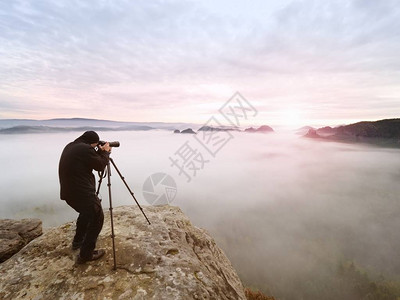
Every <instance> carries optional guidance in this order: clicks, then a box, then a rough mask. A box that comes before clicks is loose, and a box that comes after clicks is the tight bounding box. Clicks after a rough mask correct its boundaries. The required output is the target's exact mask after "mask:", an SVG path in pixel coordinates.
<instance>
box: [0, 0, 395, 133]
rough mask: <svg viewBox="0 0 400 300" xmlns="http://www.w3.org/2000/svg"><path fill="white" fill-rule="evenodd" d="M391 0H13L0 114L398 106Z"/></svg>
mask: <svg viewBox="0 0 400 300" xmlns="http://www.w3.org/2000/svg"><path fill="white" fill-rule="evenodd" d="M398 28H400V7H399V6H398V5H397V2H396V1H390V0H388V1H344V0H343V1H324V2H317V1H287V0H285V1H280V2H279V3H276V1H262V0H257V1H252V2H251V3H250V4H249V2H248V1H132V2H130V1H128V2H121V1H111V2H108V3H107V2H104V3H103V4H101V5H100V4H98V3H97V2H96V3H95V2H94V1H93V2H85V3H81V2H78V1H76V2H75V1H57V3H55V2H54V1H43V2H40V3H39V2H37V1H15V2H14V1H5V2H3V3H1V4H0V118H3V119H4V118H33V119H49V118H58V117H84V118H97V119H111V120H119V121H164V122H195V123H204V122H206V121H207V120H208V119H209V118H210V117H211V116H212V115H213V114H215V113H216V112H217V111H218V109H219V107H220V106H221V105H223V103H224V102H225V101H227V100H228V99H229V98H230V97H231V96H232V95H233V94H234V93H235V92H236V91H239V92H240V93H241V94H242V95H243V96H245V97H246V98H247V99H248V100H249V101H250V102H251V103H252V105H253V106H254V107H256V108H257V110H258V112H259V113H258V115H257V117H256V118H255V119H253V120H252V123H254V124H256V125H257V124H269V125H287V126H293V127H298V126H303V125H338V124H344V123H352V122H357V121H361V120H378V119H384V118H395V117H399V116H400V105H399V104H400V76H399V75H400V58H399V55H398V53H400V35H399V29H398Z"/></svg>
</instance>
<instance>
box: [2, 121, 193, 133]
mask: <svg viewBox="0 0 400 300" xmlns="http://www.w3.org/2000/svg"><path fill="white" fill-rule="evenodd" d="M188 126H196V125H195V124H190V123H163V122H119V121H110V120H99V119H85V118H68V119H64V118H59V119H49V120H29V119H0V134H17V133H46V132H65V131H86V130H97V131H134V130H153V129H165V130H172V129H174V128H187V127H188Z"/></svg>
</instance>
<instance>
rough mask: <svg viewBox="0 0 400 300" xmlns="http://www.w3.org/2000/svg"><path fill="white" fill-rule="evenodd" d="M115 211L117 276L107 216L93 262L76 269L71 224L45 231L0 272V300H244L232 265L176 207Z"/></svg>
mask: <svg viewBox="0 0 400 300" xmlns="http://www.w3.org/2000/svg"><path fill="white" fill-rule="evenodd" d="M144 210H145V212H146V215H147V216H148V218H149V219H150V221H151V223H152V224H151V225H148V224H147V222H146V220H145V218H144V217H143V215H142V213H141V212H140V210H139V209H138V208H137V207H136V206H124V207H119V208H116V209H114V211H113V214H114V230H115V234H116V237H115V243H116V261H117V269H116V270H113V257H112V242H111V238H110V235H111V228H110V219H109V214H108V213H106V214H105V221H104V227H103V230H102V232H101V233H100V236H99V239H98V243H97V248H103V249H105V250H106V255H105V257H103V258H102V259H100V260H97V261H93V262H88V263H86V264H84V265H77V264H76V263H75V257H76V254H77V251H75V252H73V251H72V250H71V247H70V246H71V240H72V237H73V234H74V230H75V225H74V222H70V223H67V224H64V225H62V226H59V227H57V228H53V229H50V230H48V231H46V232H45V233H44V234H43V235H42V236H40V237H39V238H37V239H35V240H33V241H32V242H31V243H29V244H28V245H27V246H26V247H25V248H23V249H22V250H21V251H20V252H19V253H18V254H16V255H14V256H13V257H12V258H10V259H9V260H7V261H6V262H4V263H2V264H1V265H0V276H1V281H0V299H4V300H6V299H157V300H159V299H174V300H175V299H246V298H245V294H244V289H243V286H242V283H241V281H240V279H239V277H238V275H237V274H236V271H235V270H234V269H233V267H232V265H231V263H230V262H229V260H228V259H227V257H226V256H225V254H224V253H223V251H222V250H221V249H220V248H219V247H218V246H217V245H216V243H215V241H214V240H213V238H212V237H211V236H210V235H209V234H208V233H207V232H206V231H205V230H203V229H200V228H197V227H195V226H193V225H192V224H191V222H190V221H189V219H188V218H187V217H186V216H185V215H184V214H183V213H182V211H181V210H180V209H179V208H177V207H172V206H149V207H144Z"/></svg>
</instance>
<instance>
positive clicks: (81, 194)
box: [58, 131, 111, 264]
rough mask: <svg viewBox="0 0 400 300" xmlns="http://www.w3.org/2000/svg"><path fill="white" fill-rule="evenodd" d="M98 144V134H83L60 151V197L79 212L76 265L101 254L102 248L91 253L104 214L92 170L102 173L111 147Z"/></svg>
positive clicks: (75, 248)
mask: <svg viewBox="0 0 400 300" xmlns="http://www.w3.org/2000/svg"><path fill="white" fill-rule="evenodd" d="M98 143H99V135H98V134H97V133H96V132H94V131H86V132H85V133H84V134H83V135H81V136H80V137H78V138H77V139H76V140H75V141H73V142H71V143H69V144H68V145H67V146H66V147H65V148H64V151H63V152H62V154H61V158H60V163H59V169H58V174H59V179H60V197H61V199H62V200H65V201H66V202H67V203H68V205H69V206H71V207H72V208H73V209H75V210H76V211H77V212H78V213H79V216H78V219H77V221H76V232H75V236H74V239H73V242H72V249H73V250H78V249H80V253H79V254H78V256H77V263H78V264H83V263H85V262H87V261H91V260H96V259H99V258H101V257H102V256H103V255H104V253H105V251H104V250H102V249H100V250H94V249H95V247H96V241H97V237H98V236H99V233H100V231H101V229H102V228H103V221H104V214H103V208H102V207H101V202H100V200H99V198H98V197H97V195H96V182H95V178H94V175H93V173H92V171H93V170H96V171H103V170H104V168H105V167H106V165H107V163H108V159H109V155H110V152H111V147H110V145H109V144H108V143H106V144H104V145H103V146H101V145H99V144H98ZM96 147H98V148H99V149H98V151H96V149H95V148H96Z"/></svg>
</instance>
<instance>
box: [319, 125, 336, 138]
mask: <svg viewBox="0 0 400 300" xmlns="http://www.w3.org/2000/svg"><path fill="white" fill-rule="evenodd" d="M337 129H338V127H335V128H332V127H330V126H326V127H322V128H318V129H317V133H318V134H319V135H322V136H329V135H333V134H335V133H336V132H337Z"/></svg>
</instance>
